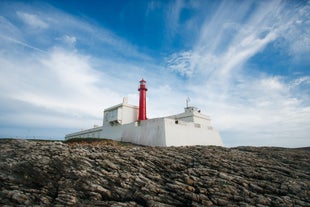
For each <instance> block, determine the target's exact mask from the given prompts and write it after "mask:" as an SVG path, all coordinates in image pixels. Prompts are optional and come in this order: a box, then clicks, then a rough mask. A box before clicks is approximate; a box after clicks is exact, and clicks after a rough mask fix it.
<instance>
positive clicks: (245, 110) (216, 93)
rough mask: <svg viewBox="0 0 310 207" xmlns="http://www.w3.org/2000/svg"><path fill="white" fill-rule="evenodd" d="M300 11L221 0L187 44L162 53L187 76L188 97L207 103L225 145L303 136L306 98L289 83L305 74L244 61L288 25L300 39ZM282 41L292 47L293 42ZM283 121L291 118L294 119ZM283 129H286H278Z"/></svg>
mask: <svg viewBox="0 0 310 207" xmlns="http://www.w3.org/2000/svg"><path fill="white" fill-rule="evenodd" d="M302 9H303V10H305V9H306V8H302ZM294 12H295V13H296V14H295V15H294V14H293V13H294ZM300 13H301V11H300V8H299V7H296V8H295V9H293V10H291V9H290V12H289V13H288V12H287V5H286V4H284V3H283V2H281V1H271V2H266V1H264V2H251V1H247V2H244V4H234V3H232V2H227V1H223V2H222V4H221V5H219V6H218V9H217V10H216V12H215V14H214V15H213V17H212V18H209V17H207V18H206V20H205V22H204V24H203V26H202V28H201V35H200V37H199V38H198V39H197V42H196V44H195V45H193V47H192V49H191V50H189V51H182V52H179V53H174V54H172V55H171V56H169V57H168V59H167V68H168V69H170V70H171V71H173V72H176V73H179V74H180V75H182V76H184V77H187V78H189V80H191V82H190V83H191V84H189V85H188V89H189V91H191V96H194V98H193V99H194V100H195V99H196V101H198V100H199V101H198V102H199V103H200V104H201V105H207V106H208V109H207V110H208V111H210V113H211V115H213V120H214V122H215V124H216V126H218V127H219V128H220V129H222V132H223V133H224V134H225V135H226V136H225V138H226V139H225V138H224V139H225V140H224V142H225V141H226V142H227V143H228V145H231V144H232V143H234V144H237V145H238V142H239V141H240V143H239V145H240V144H241V143H247V144H251V143H256V141H255V140H256V139H261V142H260V143H261V144H263V143H265V144H266V145H268V139H266V137H269V138H270V137H273V139H274V140H277V141H275V142H274V143H276V142H277V145H281V142H282V141H281V140H282V139H284V138H285V137H286V138H285V139H287V138H288V137H289V136H291V137H294V135H296V134H299V135H300V134H303V135H305V134H306V133H305V132H306V131H307V130H309V127H308V126H309V124H310V122H309V118H310V113H309V107H308V106H309V103H307V104H306V105H303V104H301V102H302V100H304V97H303V98H302V99H300V98H301V97H297V96H296V94H295V93H296V90H298V91H299V92H300V93H303V94H304V95H306V93H305V92H301V90H299V89H298V86H297V85H298V84H296V85H294V86H292V84H293V83H297V82H299V81H301V80H307V77H302V78H301V79H300V78H299V77H297V78H295V79H294V78H293V77H291V78H289V79H288V78H284V77H281V76H274V75H269V74H267V73H264V72H260V71H257V70H251V69H250V68H249V66H250V64H248V62H249V61H250V60H251V58H252V57H253V56H255V55H257V54H259V53H260V52H262V51H263V50H264V49H265V48H266V47H267V46H268V45H269V44H271V43H272V42H274V41H276V40H281V41H283V37H285V36H286V35H287V32H291V27H292V26H293V25H295V26H294V28H295V33H296V34H295V35H293V36H294V37H296V36H298V35H297V33H298V32H301V33H302V34H303V35H302V36H303V37H302V39H305V38H306V37H305V36H307V35H305V34H307V32H306V33H304V32H303V31H302V30H304V28H302V27H296V20H297V19H298V18H300V15H301V14H300ZM302 19H307V18H305V17H303V18H302ZM286 40H287V41H289V42H288V43H287V44H288V45H292V47H294V46H293V45H295V41H293V40H292V39H289V38H286ZM306 47H307V46H306ZM285 49H286V50H288V49H290V48H285ZM305 50H306V51H307V52H308V53H309V51H310V50H309V49H305ZM249 71H251V72H252V74H251V73H249ZM253 73H254V74H253ZM255 73H256V74H255ZM307 87H309V85H308V86H307ZM304 95H302V96H304ZM289 120H295V121H294V124H291V123H290V121H289ZM283 128H286V129H288V130H285V131H286V132H284V131H283ZM300 130H301V131H300ZM227 134H229V135H230V136H231V137H229V136H228V135H227ZM246 136H253V137H247V138H248V141H247V139H246ZM301 137H303V136H301ZM229 139H231V140H229ZM302 139H303V140H302V141H300V143H301V142H302V143H304V144H305V143H306V142H308V140H307V138H306V137H303V138H302ZM232 140H233V141H232ZM257 143H259V141H258V142H257ZM283 143H284V142H283ZM286 144H287V142H285V143H284V144H283V145H286Z"/></svg>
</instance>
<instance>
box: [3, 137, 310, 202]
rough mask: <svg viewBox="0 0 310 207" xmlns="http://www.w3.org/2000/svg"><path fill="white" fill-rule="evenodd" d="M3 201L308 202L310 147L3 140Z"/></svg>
mask: <svg viewBox="0 0 310 207" xmlns="http://www.w3.org/2000/svg"><path fill="white" fill-rule="evenodd" d="M0 147H1V151H0V206H132V207H134V206H138V207H140V206H154V207H155V206H160V207H162V206H167V207H168V206H260V207H263V206H309V203H310V198H309V197H310V196H309V195H310V174H309V170H310V160H309V159H310V150H309V148H304V149H285V148H270V147H238V148H224V147H214V146H192V147H167V148H164V147H143V146H136V145H130V144H126V145H123V144H121V143H118V142H114V141H111V140H102V141H98V140H96V141H93V142H90V141H89V142H68V143H63V142H55V141H30V140H8V139H6V140H0Z"/></svg>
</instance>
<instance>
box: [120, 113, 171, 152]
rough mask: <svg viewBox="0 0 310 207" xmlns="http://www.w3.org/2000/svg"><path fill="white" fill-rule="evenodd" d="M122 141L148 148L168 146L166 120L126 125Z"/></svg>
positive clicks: (151, 120) (160, 119)
mask: <svg viewBox="0 0 310 207" xmlns="http://www.w3.org/2000/svg"><path fill="white" fill-rule="evenodd" d="M122 141H124V142H132V143H136V144H140V145H148V146H166V142H165V128H164V119H163V118H158V119H149V120H144V121H140V122H135V123H131V124H128V125H125V126H124V130H123V134H122Z"/></svg>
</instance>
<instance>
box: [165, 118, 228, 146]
mask: <svg viewBox="0 0 310 207" xmlns="http://www.w3.org/2000/svg"><path fill="white" fill-rule="evenodd" d="M165 131H166V136H165V137H166V145H167V146H185V145H217V146H223V143H222V140H221V137H220V135H219V133H218V131H217V130H215V129H214V128H212V127H206V126H203V125H200V124H197V123H187V122H182V121H179V122H178V123H176V122H175V120H173V119H165Z"/></svg>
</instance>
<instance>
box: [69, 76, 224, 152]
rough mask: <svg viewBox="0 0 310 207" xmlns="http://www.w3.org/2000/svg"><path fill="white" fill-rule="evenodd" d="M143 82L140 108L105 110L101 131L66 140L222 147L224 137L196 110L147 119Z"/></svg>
mask: <svg viewBox="0 0 310 207" xmlns="http://www.w3.org/2000/svg"><path fill="white" fill-rule="evenodd" d="M145 83H146V82H145V81H144V80H143V79H142V80H141V81H140V88H139V91H140V107H137V106H133V105H129V104H128V103H127V99H126V98H124V100H123V103H121V104H118V105H116V106H112V107H110V108H107V109H105V110H104V115H103V124H102V126H100V127H95V128H92V129H87V130H83V131H80V132H75V133H72V134H68V135H66V137H65V139H66V140H69V139H74V138H105V139H112V140H116V141H122V142H131V143H135V144H139V145H148V146H184V145H218V146H223V143H222V140H221V137H220V135H219V133H218V131H217V130H216V129H214V128H213V127H212V126H211V122H210V118H209V117H208V116H206V115H203V114H201V113H200V111H199V110H198V109H197V108H195V107H186V108H185V112H183V113H181V114H176V115H173V116H168V117H161V118H154V119H147V118H146V91H147V89H146V87H145Z"/></svg>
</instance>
